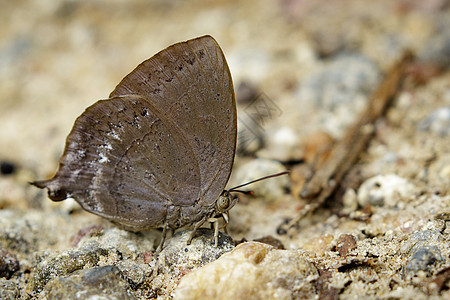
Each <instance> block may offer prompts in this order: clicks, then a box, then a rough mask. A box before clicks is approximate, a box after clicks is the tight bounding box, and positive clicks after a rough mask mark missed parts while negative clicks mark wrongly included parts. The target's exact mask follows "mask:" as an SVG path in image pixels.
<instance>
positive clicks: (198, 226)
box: [186, 218, 206, 245]
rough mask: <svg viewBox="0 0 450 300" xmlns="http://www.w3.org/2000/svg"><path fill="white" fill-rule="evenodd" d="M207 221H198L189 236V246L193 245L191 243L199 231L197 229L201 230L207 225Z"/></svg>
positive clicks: (204, 219) (203, 219)
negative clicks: (201, 227)
mask: <svg viewBox="0 0 450 300" xmlns="http://www.w3.org/2000/svg"><path fill="white" fill-rule="evenodd" d="M205 221H206V218H202V219H201V220H200V221H198V222H197V223H196V224H195V226H194V229H192V231H191V234H190V235H189V238H188V240H187V242H186V244H188V245H190V244H191V241H192V239H193V238H194V235H195V232H196V231H197V229H199V228H200V226H202V225H203V223H205Z"/></svg>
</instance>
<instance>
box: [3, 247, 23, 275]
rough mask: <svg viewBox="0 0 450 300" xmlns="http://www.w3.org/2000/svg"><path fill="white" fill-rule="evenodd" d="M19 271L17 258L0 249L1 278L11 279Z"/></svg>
mask: <svg viewBox="0 0 450 300" xmlns="http://www.w3.org/2000/svg"><path fill="white" fill-rule="evenodd" d="M18 270H19V261H18V260H17V257H16V256H15V255H14V254H12V253H10V252H9V251H7V250H6V249H1V248H0V277H3V278H6V279H10V278H11V276H12V275H13V274H14V273H15V272H17V271H18Z"/></svg>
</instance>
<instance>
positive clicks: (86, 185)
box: [32, 36, 237, 251]
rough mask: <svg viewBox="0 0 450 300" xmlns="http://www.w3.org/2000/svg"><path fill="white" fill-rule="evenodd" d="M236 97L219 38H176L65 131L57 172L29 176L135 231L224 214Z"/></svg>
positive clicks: (229, 202)
mask: <svg viewBox="0 0 450 300" xmlns="http://www.w3.org/2000/svg"><path fill="white" fill-rule="evenodd" d="M236 126H237V125H236V101H235V96H234V89H233V82H232V79H231V74H230V70H229V68H228V65H227V62H226V60H225V57H224V55H223V52H222V50H221V49H220V47H219V45H218V44H217V42H216V41H215V40H214V39H213V38H212V37H211V36H203V37H199V38H196V39H192V40H189V41H186V42H181V43H177V44H174V45H172V46H170V47H168V48H167V49H164V50H162V51H161V52H159V53H157V54H156V55H155V56H153V57H152V58H150V59H148V60H146V61H144V62H143V63H141V64H140V65H139V66H137V68H136V69H134V70H133V71H132V72H131V73H130V74H128V75H127V76H126V77H125V78H124V79H123V80H122V81H121V82H120V83H119V85H118V86H117V87H116V89H115V90H114V91H113V92H112V93H111V95H110V96H109V99H106V100H101V101H98V102H96V103H95V104H93V105H92V106H90V107H88V108H87V109H86V110H85V111H84V113H83V114H82V115H81V116H79V117H78V119H77V120H76V121H75V124H74V126H73V128H72V131H71V132H70V134H69V135H68V137H67V140H66V146H65V150H64V154H63V155H62V157H61V159H60V164H59V169H58V172H57V173H56V175H55V176H54V177H53V178H52V179H49V180H43V181H35V182H33V183H32V184H33V185H35V186H37V187H39V188H47V189H48V195H49V197H50V199H52V200H53V201H61V200H64V199H66V198H68V197H71V198H74V199H75V200H76V201H77V202H78V203H79V204H80V205H81V206H82V207H83V209H85V210H87V211H89V212H91V213H94V214H96V215H99V216H102V217H104V218H106V219H109V220H111V221H113V222H114V223H117V224H119V225H121V226H122V227H124V228H125V229H128V230H132V231H140V230H144V229H149V228H158V227H159V228H163V235H162V239H161V242H160V244H159V246H158V248H157V251H159V250H161V248H162V246H163V244H164V240H165V236H166V231H167V229H169V230H175V229H177V228H180V227H182V226H186V225H193V226H194V230H193V231H192V233H191V235H190V237H189V240H188V243H189V242H190V241H191V239H192V238H193V236H194V233H195V231H196V229H197V228H199V227H200V226H201V225H202V224H203V223H205V222H206V221H208V222H213V223H214V227H215V244H216V246H217V242H218V230H219V227H218V222H217V221H218V218H219V217H223V218H224V219H225V221H226V222H228V210H229V209H231V208H232V207H233V205H234V204H235V203H236V201H237V198H235V197H232V196H231V194H230V192H229V191H224V188H225V185H226V183H227V181H228V178H229V176H230V173H231V168H232V165H233V160H234V154H235V149H236V134H237V133H236Z"/></svg>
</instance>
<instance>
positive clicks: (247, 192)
mask: <svg viewBox="0 0 450 300" xmlns="http://www.w3.org/2000/svg"><path fill="white" fill-rule="evenodd" d="M290 172H291V171H284V172H280V173H276V174H272V175H269V176H264V177H261V178H258V179H255V180H252V181H249V182H247V183H244V184H241V185H238V186H235V187H233V188H231V189H229V190H228V191H229V192H239V193H243V194H250V195H251V194H253V191H242V190H238V188H241V187H244V186H246V185H249V184H252V183H255V182H258V181H261V180H266V179H269V178H272V177H278V176H281V175H285V174H289V173H290Z"/></svg>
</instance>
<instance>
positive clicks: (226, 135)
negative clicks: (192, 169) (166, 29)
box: [111, 36, 237, 206]
mask: <svg viewBox="0 0 450 300" xmlns="http://www.w3.org/2000/svg"><path fill="white" fill-rule="evenodd" d="M122 95H141V96H142V97H144V98H146V99H147V100H148V101H149V102H151V103H152V104H153V105H154V106H155V107H156V108H157V109H158V110H159V111H161V112H162V114H164V115H165V116H166V117H167V118H169V119H171V120H172V121H173V122H172V123H173V124H176V126H177V128H178V129H179V130H180V132H181V133H182V135H183V136H184V137H186V139H187V140H188V143H189V146H190V148H191V149H192V151H193V153H194V156H195V162H196V163H197V164H198V169H199V170H200V183H201V186H200V198H199V199H193V198H192V197H191V198H186V199H184V200H181V201H178V200H174V201H175V204H178V205H192V204H193V201H196V202H197V201H198V202H200V203H202V205H205V206H207V205H210V204H212V203H213V202H214V201H215V200H216V199H217V197H218V196H219V195H220V193H221V192H222V191H223V189H224V187H225V185H226V183H227V181H228V178H229V176H230V173H231V168H232V166H233V160H234V154H235V148H236V134H237V132H236V130H237V129H236V128H237V125H236V101H235V96H234V89H233V82H232V79H231V74H230V70H229V68H228V64H227V62H226V60H225V56H224V55H223V52H222V50H221V49H220V47H219V45H218V44H217V42H216V41H215V40H214V39H213V38H212V37H211V36H203V37H199V38H196V39H193V40H189V41H187V42H182V43H178V44H175V45H172V46H170V47H168V48H167V49H165V50H163V51H161V52H159V53H158V54H156V55H155V56H153V57H152V58H150V59H148V60H146V61H144V62H143V63H141V64H140V65H139V66H138V67H137V68H136V69H134V70H133V71H132V72H131V73H130V74H129V75H127V76H126V77H125V78H124V79H123V80H122V81H121V82H120V83H119V85H118V86H117V87H116V89H115V90H114V91H113V92H112V93H111V97H114V96H122Z"/></svg>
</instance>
